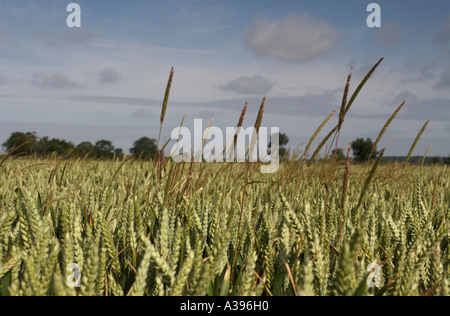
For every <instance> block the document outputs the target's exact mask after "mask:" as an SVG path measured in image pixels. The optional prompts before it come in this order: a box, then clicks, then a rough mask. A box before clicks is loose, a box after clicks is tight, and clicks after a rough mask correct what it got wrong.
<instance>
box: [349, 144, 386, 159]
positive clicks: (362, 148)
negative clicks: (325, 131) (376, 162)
mask: <svg viewBox="0 0 450 316" xmlns="http://www.w3.org/2000/svg"><path fill="white" fill-rule="evenodd" d="M351 145H352V150H353V155H354V156H355V159H356V161H358V162H367V161H368V160H369V158H370V153H371V152H372V149H373V147H374V143H373V141H372V139H370V138H367V139H366V140H364V139H363V138H358V139H356V140H355V141H353V142H352V144H351ZM378 155H379V152H378V151H377V150H375V152H374V153H373V155H372V159H373V158H376V157H378Z"/></svg>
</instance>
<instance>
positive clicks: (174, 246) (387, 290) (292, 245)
mask: <svg viewBox="0 0 450 316" xmlns="http://www.w3.org/2000/svg"><path fill="white" fill-rule="evenodd" d="M159 169H160V170H159ZM329 169H330V166H329V164H324V163H317V164H313V165H307V164H305V163H298V162H287V163H283V164H282V165H281V169H280V171H279V172H278V173H276V174H273V175H261V174H259V173H258V171H257V166H256V165H255V166H253V165H247V164H223V165H222V164H217V165H214V164H212V165H211V164H203V165H202V164H192V165H191V164H181V165H180V164H175V163H172V162H170V161H168V162H166V164H165V165H162V166H158V165H157V162H155V163H153V162H138V161H128V162H127V161H125V162H122V161H115V162H94V161H88V160H78V161H60V162H55V163H53V164H49V162H48V161H46V164H45V165H44V164H42V162H39V161H31V160H28V159H18V160H14V161H11V162H8V163H6V164H5V165H3V167H2V169H0V174H1V177H0V257H1V258H2V261H1V265H0V279H1V293H2V295H5V296H6V295H88V296H92V295H96V296H101V295H117V296H122V295H160V296H162V295H164V296H166V295H175V296H179V295H196V296H203V295H214V296H215V295H233V296H235V295H237V296H248V295H256V296H260V295H448V294H449V290H450V285H449V280H450V279H449V277H450V275H449V273H450V272H449V267H448V264H449V259H450V247H449V244H448V242H449V237H450V233H449V229H448V222H447V221H446V218H448V216H449V215H450V200H449V195H448V193H449V192H450V190H449V185H450V177H449V171H448V170H445V169H444V168H434V169H433V168H431V167H425V168H420V167H415V166H409V167H406V168H403V167H402V166H400V165H397V164H391V165H383V166H380V167H379V169H378V170H377V172H376V173H375V176H374V177H373V178H372V181H371V183H370V184H369V188H368V190H367V191H366V192H367V193H366V194H365V196H364V197H363V198H362V203H360V198H361V192H362V190H363V186H364V184H365V179H366V178H367V177H368V175H369V171H370V168H367V166H354V167H350V171H349V172H347V173H346V172H345V167H344V166H337V167H336V171H335V177H334V179H333V181H332V183H331V186H330V187H329V190H328V188H327V186H328V172H329ZM152 170H154V172H152ZM345 174H346V176H345ZM247 176H249V177H250V178H251V179H250V180H248V179H247V178H246V177H247ZM345 178H347V179H346V180H347V181H348V189H347V192H345V195H346V198H345V199H343V192H342V191H343V181H344V179H345ZM327 191H328V193H329V194H328V203H326V201H325V197H326V196H327ZM325 204H327V206H326V208H325ZM359 204H360V206H358V205H359ZM73 263H76V264H77V265H78V266H79V269H80V271H81V286H80V287H79V288H73V287H70V286H68V282H67V279H68V278H70V276H71V274H72V272H73V271H72V270H71V265H72V264H73ZM372 263H377V264H378V265H379V266H380V270H381V284H379V287H368V286H367V284H368V282H367V279H368V275H369V274H370V271H368V269H367V267H368V266H369V265H370V264H372Z"/></svg>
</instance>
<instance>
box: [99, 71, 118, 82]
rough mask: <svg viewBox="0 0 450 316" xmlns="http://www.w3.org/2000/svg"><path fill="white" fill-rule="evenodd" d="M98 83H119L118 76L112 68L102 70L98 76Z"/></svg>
mask: <svg viewBox="0 0 450 316" xmlns="http://www.w3.org/2000/svg"><path fill="white" fill-rule="evenodd" d="M99 76H100V79H99V80H100V83H105V84H108V83H116V82H118V81H119V74H118V73H117V72H116V71H115V70H114V69H112V68H105V69H103V70H102V71H101V72H100V74H99Z"/></svg>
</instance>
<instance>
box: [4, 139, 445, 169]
mask: <svg viewBox="0 0 450 316" xmlns="http://www.w3.org/2000/svg"><path fill="white" fill-rule="evenodd" d="M279 139H280V141H279V145H280V158H281V160H286V159H288V157H289V153H288V150H287V149H286V147H285V146H286V145H287V144H288V143H289V137H288V136H287V135H286V134H280V135H279ZM24 143H27V144H26V145H24V146H22V147H21V148H20V149H19V150H17V151H15V152H14V155H15V156H18V155H36V156H39V157H48V156H50V155H52V154H56V155H58V156H65V157H79V158H84V157H89V158H92V159H112V158H114V157H116V158H122V157H123V156H124V152H123V150H122V149H121V148H115V147H114V145H113V143H112V142H111V141H109V140H105V139H101V140H98V141H97V142H95V143H91V142H88V141H86V142H82V143H80V144H78V145H75V144H74V143H72V142H70V141H66V140H64V139H58V138H49V137H48V136H44V137H38V135H37V134H36V133H35V132H26V133H23V132H14V133H12V134H11V135H10V136H9V138H8V140H7V141H5V142H4V143H3V144H2V146H3V148H4V149H5V150H6V151H8V150H11V149H13V148H17V147H19V146H21V145H23V144H24ZM351 148H352V152H353V157H354V160H355V161H356V162H359V163H364V162H367V161H369V160H371V159H376V158H377V157H378V155H379V152H378V151H377V150H376V148H374V143H373V141H372V140H371V139H370V138H366V139H363V138H358V139H356V140H355V141H353V142H352V143H351ZM157 151H158V146H157V143H156V140H155V139H153V138H149V137H142V138H140V139H138V140H136V141H135V142H134V143H133V147H132V148H130V155H132V156H134V157H136V158H140V159H153V158H154V157H156V154H157ZM335 154H336V160H337V161H343V160H345V158H346V155H345V154H344V149H342V148H338V149H337V150H336V149H335V150H333V151H332V156H334V155H335ZM401 158H402V157H385V158H384V160H383V161H384V162H388V161H391V162H392V161H400V160H401ZM419 158H420V157H419ZM414 159H415V158H414V157H413V159H411V163H414V162H415V161H416V160H417V159H415V160H414ZM426 163H427V164H434V165H439V164H449V165H450V156H448V157H446V158H445V157H428V158H427V159H426Z"/></svg>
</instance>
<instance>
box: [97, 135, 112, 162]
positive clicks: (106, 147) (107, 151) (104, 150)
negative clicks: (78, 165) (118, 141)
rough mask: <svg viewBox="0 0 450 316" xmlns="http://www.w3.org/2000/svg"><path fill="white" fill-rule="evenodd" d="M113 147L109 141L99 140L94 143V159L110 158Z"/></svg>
mask: <svg viewBox="0 0 450 316" xmlns="http://www.w3.org/2000/svg"><path fill="white" fill-rule="evenodd" d="M114 150H115V148H114V145H113V143H112V142H111V141H109V140H104V139H102V140H99V141H97V142H96V143H95V146H94V153H95V157H96V158H108V159H110V158H112V157H113V155H114Z"/></svg>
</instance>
